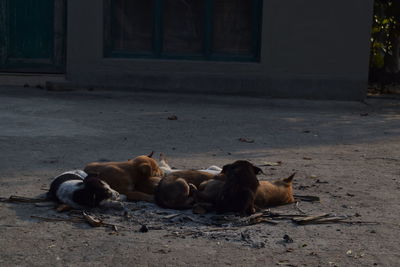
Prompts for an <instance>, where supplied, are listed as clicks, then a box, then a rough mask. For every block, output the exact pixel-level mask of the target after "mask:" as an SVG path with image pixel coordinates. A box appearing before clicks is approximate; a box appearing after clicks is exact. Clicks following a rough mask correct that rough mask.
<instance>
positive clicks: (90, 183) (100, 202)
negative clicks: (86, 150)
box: [47, 170, 123, 209]
mask: <svg viewBox="0 0 400 267" xmlns="http://www.w3.org/2000/svg"><path fill="white" fill-rule="evenodd" d="M47 198H48V199H50V200H55V201H58V202H61V203H64V204H66V205H68V206H70V207H72V208H74V209H84V208H93V207H97V206H100V207H111V208H122V207H123V206H122V203H121V202H119V201H118V200H121V197H120V195H119V193H118V192H117V191H115V190H113V189H111V188H110V186H109V185H108V184H107V183H105V182H103V181H102V180H100V179H99V178H97V177H95V176H91V175H88V174H87V173H85V172H84V171H81V170H74V171H68V172H64V173H62V174H60V175H59V176H57V177H55V179H54V180H53V182H52V183H51V185H50V190H49V192H48V193H47Z"/></svg>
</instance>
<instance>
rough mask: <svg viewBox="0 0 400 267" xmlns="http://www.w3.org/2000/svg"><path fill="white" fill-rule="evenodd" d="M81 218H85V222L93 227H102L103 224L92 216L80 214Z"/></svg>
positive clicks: (84, 213)
mask: <svg viewBox="0 0 400 267" xmlns="http://www.w3.org/2000/svg"><path fill="white" fill-rule="evenodd" d="M82 215H83V218H85V220H86V222H87V223H89V224H90V225H91V226H93V227H99V226H102V225H103V222H102V221H101V220H100V219H97V218H96V217H94V216H91V215H89V214H87V213H86V212H83V213H82Z"/></svg>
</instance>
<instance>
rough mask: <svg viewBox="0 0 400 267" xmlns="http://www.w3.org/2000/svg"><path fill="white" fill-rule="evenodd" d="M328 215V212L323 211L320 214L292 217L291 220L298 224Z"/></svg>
mask: <svg viewBox="0 0 400 267" xmlns="http://www.w3.org/2000/svg"><path fill="white" fill-rule="evenodd" d="M328 216H329V213H323V214H320V215H313V216H308V217H303V218H292V220H293V221H294V222H296V223H298V224H306V223H307V222H312V221H316V220H319V219H322V218H326V217H328Z"/></svg>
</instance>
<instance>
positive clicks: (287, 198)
mask: <svg viewBox="0 0 400 267" xmlns="http://www.w3.org/2000/svg"><path fill="white" fill-rule="evenodd" d="M295 174H296V173H293V174H292V175H290V176H289V177H288V178H285V179H280V180H276V181H272V182H269V181H260V185H259V186H258V188H257V191H256V196H255V199H254V204H255V205H256V206H257V207H258V208H267V207H271V206H277V205H284V204H289V203H293V202H295V200H294V197H293V187H292V182H293V177H294V176H295Z"/></svg>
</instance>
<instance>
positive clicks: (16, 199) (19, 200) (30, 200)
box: [0, 196, 49, 203]
mask: <svg viewBox="0 0 400 267" xmlns="http://www.w3.org/2000/svg"><path fill="white" fill-rule="evenodd" d="M0 202H11V203H38V202H49V200H48V199H45V198H30V197H21V196H10V197H9V198H4V197H2V198H0Z"/></svg>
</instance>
